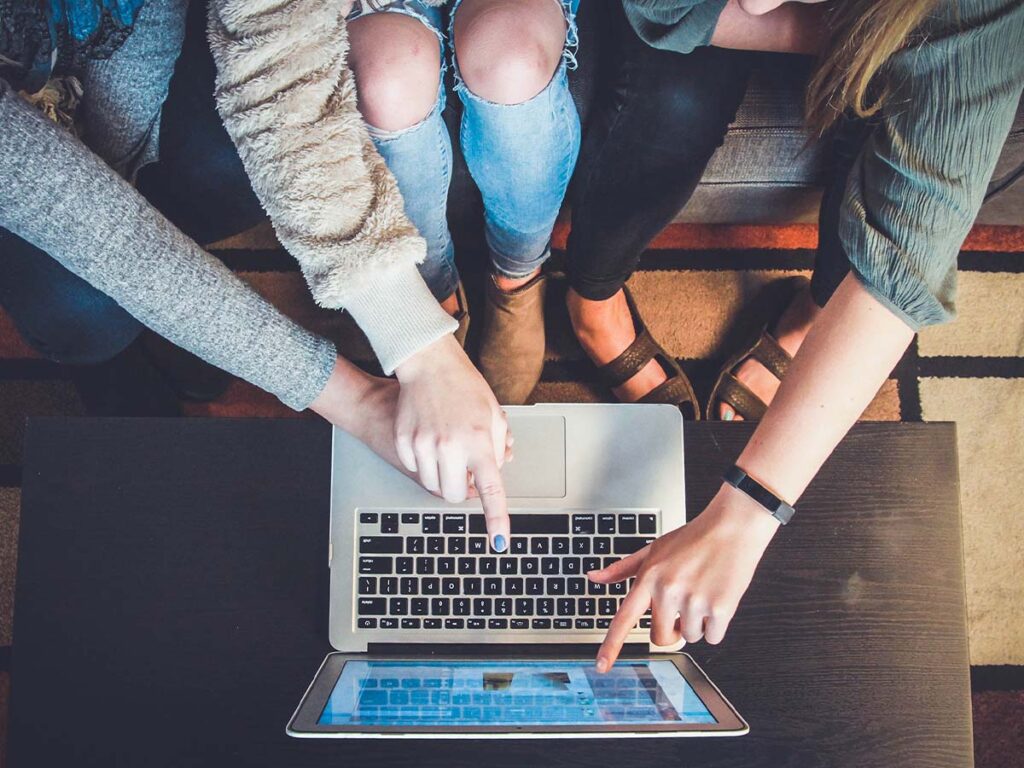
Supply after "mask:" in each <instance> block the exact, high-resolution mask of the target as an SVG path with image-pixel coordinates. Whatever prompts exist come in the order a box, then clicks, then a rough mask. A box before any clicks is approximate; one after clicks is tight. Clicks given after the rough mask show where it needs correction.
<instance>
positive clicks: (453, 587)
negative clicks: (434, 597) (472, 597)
mask: <svg viewBox="0 0 1024 768" xmlns="http://www.w3.org/2000/svg"><path fill="white" fill-rule="evenodd" d="M459 592H460V590H459V580H458V578H452V577H449V578H447V579H441V594H442V595H457V594H459Z"/></svg>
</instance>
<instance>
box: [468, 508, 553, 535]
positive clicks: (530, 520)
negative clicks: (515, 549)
mask: <svg viewBox="0 0 1024 768" xmlns="http://www.w3.org/2000/svg"><path fill="white" fill-rule="evenodd" d="M509 517H510V518H511V520H512V533H513V535H515V534H520V535H522V534H528V533H568V532H569V516H568V515H562V514H557V513H556V514H518V515H517V514H516V513H514V512H513V513H512V514H511V515H509ZM469 532H470V533H487V525H486V524H485V523H484V516H483V515H470V516H469Z"/></svg>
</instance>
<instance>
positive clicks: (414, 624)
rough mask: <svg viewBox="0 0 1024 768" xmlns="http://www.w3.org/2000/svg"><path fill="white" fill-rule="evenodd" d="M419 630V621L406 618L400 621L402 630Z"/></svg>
mask: <svg viewBox="0 0 1024 768" xmlns="http://www.w3.org/2000/svg"><path fill="white" fill-rule="evenodd" d="M419 628H420V620H419V619H413V618H408V617H407V618H404V619H402V629H419Z"/></svg>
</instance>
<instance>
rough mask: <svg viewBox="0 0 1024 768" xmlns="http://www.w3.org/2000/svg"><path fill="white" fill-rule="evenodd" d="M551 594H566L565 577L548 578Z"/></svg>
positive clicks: (548, 590)
mask: <svg viewBox="0 0 1024 768" xmlns="http://www.w3.org/2000/svg"><path fill="white" fill-rule="evenodd" d="M547 592H548V594H549V595H564V594H565V579H563V578H551V579H548V589H547Z"/></svg>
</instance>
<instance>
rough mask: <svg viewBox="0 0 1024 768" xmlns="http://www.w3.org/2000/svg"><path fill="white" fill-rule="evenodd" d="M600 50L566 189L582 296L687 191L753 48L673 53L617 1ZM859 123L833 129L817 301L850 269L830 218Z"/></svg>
mask: <svg viewBox="0 0 1024 768" xmlns="http://www.w3.org/2000/svg"><path fill="white" fill-rule="evenodd" d="M611 5H612V6H614V7H616V8H617V10H616V11H615V12H614V13H613V18H612V19H611V22H610V28H609V33H608V43H607V44H606V48H605V49H604V50H606V51H607V53H603V54H602V55H603V56H604V57H605V61H606V62H607V68H606V71H605V72H604V73H603V75H602V81H601V83H600V84H599V86H598V93H597V95H596V101H595V104H594V107H593V113H592V117H591V120H590V122H589V125H588V127H587V132H586V134H585V136H584V138H583V145H582V148H581V150H580V157H579V161H578V164H577V171H576V178H575V179H574V182H573V184H574V186H573V189H572V191H571V203H572V230H571V232H570V234H569V240H568V246H567V254H566V256H567V259H566V261H567V270H568V274H569V281H570V284H571V285H572V288H573V289H574V290H575V291H576V292H577V293H578V294H579V295H581V296H583V297H584V298H587V299H591V300H595V301H600V300H603V299H607V298H609V297H611V296H613V295H614V294H615V293H617V292H618V291H619V289H620V288H621V287H622V286H623V284H624V283H625V282H626V280H627V279H628V278H629V276H630V275H631V274H632V273H633V271H634V270H635V269H636V266H637V263H638V261H639V259H640V255H641V254H642V253H643V251H644V250H645V249H646V248H647V246H648V245H649V244H650V242H651V240H652V239H653V238H654V236H655V235H657V234H658V233H659V232H660V231H661V230H662V229H664V228H665V227H666V226H667V225H668V224H669V223H671V221H672V220H673V218H674V217H675V216H676V215H677V214H678V213H679V211H680V210H681V209H682V208H683V206H685V205H686V203H687V201H689V199H690V196H691V195H692V194H693V191H694V189H696V187H697V183H698V182H699V181H700V179H701V176H703V174H704V169H705V168H706V167H707V164H708V161H709V160H710V159H711V156H712V154H713V153H714V152H715V150H716V149H717V148H718V147H719V146H721V144H722V141H723V139H724V138H725V133H726V130H727V129H728V127H729V123H730V122H732V120H733V119H734V118H735V116H736V110H737V109H738V107H739V105H740V102H741V101H742V100H743V97H744V95H745V93H746V87H747V79H748V76H749V72H750V69H751V64H752V62H753V61H755V60H756V54H749V53H746V52H743V51H732V50H726V49H722V48H712V47H705V48H699V49H697V50H696V51H694V52H693V53H689V54H679V53H673V52H670V51H662V50H658V49H655V48H651V47H650V46H648V45H647V44H646V43H644V42H643V41H642V40H640V38H638V37H637V36H636V33H635V32H634V31H633V29H632V27H630V25H629V22H628V21H627V20H626V18H625V16H624V15H623V13H622V11H621V8H618V4H617V3H615V4H611ZM866 128H867V126H865V124H864V123H862V122H859V121H850V122H848V123H844V125H842V126H841V127H840V130H839V131H837V136H836V140H835V142H834V146H835V150H834V151H833V157H832V165H833V167H832V168H830V169H829V173H828V174H827V176H828V178H830V179H832V180H833V181H832V182H831V183H830V184H829V186H828V187H827V188H826V190H825V195H824V197H823V199H822V208H821V215H820V222H821V234H820V246H819V249H818V255H817V260H816V263H815V275H814V280H813V282H812V292H813V295H814V298H815V300H816V301H817V302H818V303H819V304H820V305H822V306H824V303H825V302H826V301H827V300H828V297H829V296H831V295H832V292H833V291H834V290H835V289H836V287H838V285H839V283H840V282H841V281H842V279H843V277H844V276H845V275H846V273H847V271H848V270H849V266H848V263H847V260H846V256H845V253H844V252H843V249H842V246H841V244H840V243H839V238H838V233H837V228H838V227H837V225H838V219H839V208H840V204H841V202H842V199H843V196H844V189H845V179H846V177H847V175H848V173H849V169H850V166H851V165H852V162H853V160H854V158H855V157H856V154H857V152H858V151H859V149H860V146H861V144H862V143H863V140H864V138H865V136H866Z"/></svg>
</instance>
